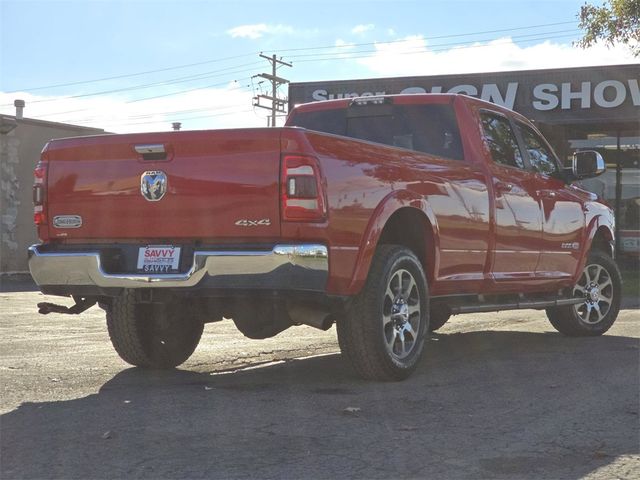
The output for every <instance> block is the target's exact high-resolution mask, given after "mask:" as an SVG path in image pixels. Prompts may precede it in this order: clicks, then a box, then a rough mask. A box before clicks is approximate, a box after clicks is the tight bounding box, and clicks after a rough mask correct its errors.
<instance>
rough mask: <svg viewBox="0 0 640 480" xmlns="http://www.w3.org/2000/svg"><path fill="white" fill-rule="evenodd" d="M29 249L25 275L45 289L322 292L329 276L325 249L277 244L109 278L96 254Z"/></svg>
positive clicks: (197, 256)
mask: <svg viewBox="0 0 640 480" xmlns="http://www.w3.org/2000/svg"><path fill="white" fill-rule="evenodd" d="M41 250H42V249H41V246H40V245H33V246H31V247H29V270H30V271H31V276H32V277H33V279H34V280H35V282H36V283H37V284H38V285H39V286H41V287H44V286H48V287H57V286H59V287H69V288H70V289H72V288H73V287H99V288H187V287H200V286H205V287H209V288H221V289H241V288H260V289H284V290H301V291H324V290H325V285H326V281H327V276H328V272H329V255H328V250H327V247H325V246H324V245H315V244H300V245H276V246H274V247H273V248H271V249H267V250H251V251H244V250H238V251H228V250H213V251H211V250H206V251H196V252H194V254H193V264H192V266H191V268H190V269H189V271H187V272H186V273H174V274H157V275H149V274H129V273H127V274H112V273H106V272H105V271H104V269H103V268H102V265H101V260H100V252H98V251H79V252H68V251H64V252H62V251H59V252H49V251H41Z"/></svg>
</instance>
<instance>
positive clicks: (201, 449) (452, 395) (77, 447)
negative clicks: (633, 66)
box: [0, 289, 640, 480]
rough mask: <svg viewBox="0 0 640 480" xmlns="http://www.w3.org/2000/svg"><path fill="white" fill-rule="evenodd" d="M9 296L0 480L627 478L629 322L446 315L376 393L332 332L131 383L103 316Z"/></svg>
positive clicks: (634, 314)
mask: <svg viewBox="0 0 640 480" xmlns="http://www.w3.org/2000/svg"><path fill="white" fill-rule="evenodd" d="M5 290H7V289H5ZM14 290H18V291H5V293H0V313H1V318H0V392H1V403H0V478H2V479H14V478H15V479H18V478H25V479H35V478H60V479H76V478H77V479H90V478H95V479H102V478H105V479H106V478H109V479H111V478H149V479H165V478H166V479H169V478H171V479H172V478H214V479H217V478H220V479H236V478H256V479H272V478H274V479H280V478H284V479H298V478H305V479H333V478H358V479H360V478H362V479H377V478H381V479H382V478H384V479H389V478H393V479H404V478H412V479H413V478H416V479H417V478H434V479H477V478H488V479H489V478H490V479H494V478H495V479H510V480H511V479H547V478H548V479H578V478H590V479H611V478H621V479H638V478H640V437H639V432H640V427H639V425H640V424H639V417H638V410H639V400H640V393H639V392H640V385H639V378H640V371H639V365H640V350H639V346H640V341H639V339H640V323H639V321H640V310H637V309H632V308H631V309H625V310H623V311H622V312H621V314H620V317H619V319H618V321H617V322H616V324H615V325H614V327H613V328H612V329H611V330H610V331H609V333H607V334H606V335H605V336H603V337H598V338H566V337H563V336H561V335H559V334H558V333H556V332H555V331H554V330H553V329H552V327H551V326H550V324H549V323H548V321H547V320H546V317H545V316H544V313H542V312H537V311H533V310H525V311H516V312H503V313H492V314H478V315H465V316H458V317H454V318H453V319H452V320H451V321H450V322H449V324H447V325H446V326H445V327H444V328H443V329H442V331H441V333H439V334H437V335H433V336H431V338H430V339H429V341H428V345H427V347H428V348H427V352H426V355H425V358H424V359H423V361H422V362H421V364H420V366H419V368H418V370H417V371H416V372H415V374H414V375H413V376H412V377H411V378H409V379H408V380H406V381H404V382H400V383H374V382H366V381H363V380H360V379H358V378H356V377H355V376H354V374H353V373H352V372H351V371H350V369H349V368H348V366H347V365H346V364H345V362H344V361H343V359H342V358H341V357H340V355H339V350H338V346H337V342H336V338H335V328H332V329H331V330H329V331H328V332H320V331H317V330H314V329H312V328H310V327H294V328H292V329H290V330H288V331H286V332H284V333H282V334H280V335H278V336H277V337H275V338H273V339H269V340H249V339H245V338H244V337H243V336H242V335H241V334H240V333H239V332H237V331H236V330H235V328H234V327H233V324H232V323H231V322H230V321H225V322H220V323H216V324H210V325H207V326H206V328H205V333H204V336H203V339H202V342H201V344H200V346H199V347H198V349H197V350H196V352H195V354H194V355H193V356H192V357H191V359H190V360H189V361H187V362H186V363H185V364H184V365H182V366H181V367H180V368H179V369H177V370H173V371H168V372H149V371H143V370H138V369H135V368H131V367H129V366H128V365H127V364H125V363H124V362H122V361H121V360H120V359H119V358H118V357H117V355H116V354H115V352H114V351H113V349H112V347H111V344H110V342H109V339H108V336H107V331H106V325H105V321H104V312H103V311H102V310H100V309H98V308H96V307H94V308H92V309H90V310H89V311H87V312H85V313H84V314H82V315H80V316H69V315H59V314H50V315H47V316H43V315H39V314H37V312H36V308H35V305H36V303H37V302H39V301H45V300H44V299H45V298H46V300H48V301H58V302H59V301H60V299H56V298H53V297H44V296H42V295H41V294H39V293H38V292H34V291H20V290H24V289H14ZM62 301H63V302H64V299H63V300H62ZM67 303H69V302H67Z"/></svg>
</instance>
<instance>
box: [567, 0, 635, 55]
mask: <svg viewBox="0 0 640 480" xmlns="http://www.w3.org/2000/svg"><path fill="white" fill-rule="evenodd" d="M579 27H580V28H581V29H582V30H584V35H583V37H582V38H581V39H580V40H579V41H578V42H577V44H578V46H580V47H582V48H587V47H589V46H591V45H593V44H594V43H596V42H597V41H598V40H604V41H605V43H606V44H607V45H614V44H615V43H617V42H622V43H624V44H625V45H628V46H629V48H630V49H631V52H632V53H633V55H634V56H636V57H637V56H640V0H606V1H605V3H604V4H603V5H602V6H601V7H595V6H593V5H591V4H588V3H585V4H584V5H583V6H582V7H580V24H579Z"/></svg>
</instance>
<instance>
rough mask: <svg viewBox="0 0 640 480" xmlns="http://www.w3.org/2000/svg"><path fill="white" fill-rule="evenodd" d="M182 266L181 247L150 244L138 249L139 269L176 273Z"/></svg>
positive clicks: (141, 270)
mask: <svg viewBox="0 0 640 480" xmlns="http://www.w3.org/2000/svg"><path fill="white" fill-rule="evenodd" d="M179 268H180V247H174V246H171V245H150V246H148V247H140V249H139V250H138V271H139V272H144V273H176V272H177V271H178V270H179Z"/></svg>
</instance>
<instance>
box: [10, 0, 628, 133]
mask: <svg viewBox="0 0 640 480" xmlns="http://www.w3.org/2000/svg"><path fill="white" fill-rule="evenodd" d="M582 3H583V0H575V1H574V0H555V1H513V0H512V1H507V0H504V1H493V2H492V1H452V0H449V1H433V2H431V1H402V0H394V1H375V0H374V1H371V0H370V1H347V0H343V1H340V2H338V1H322V2H321V1H312V2H311V1H302V0H298V1H296V2H293V1H292V2H283V1H276V2H264V1H262V2H261V1H242V0H238V1H236V2H227V1H190V0H183V1H180V2H178V1H158V0H156V1H143V0H137V1H136V0H129V1H127V2H116V1H90V0H84V1H80V0H78V1H68V2H61V1H55V0H52V1H30V0H17V1H16V0H0V105H1V106H0V112H1V113H9V114H11V113H13V107H12V106H11V104H12V103H13V99H14V98H24V99H25V100H26V101H27V108H26V110H25V115H26V116H27V117H32V118H42V119H47V120H55V121H65V122H72V123H78V124H83V125H89V126H96V127H102V128H107V129H108V130H111V131H117V132H125V131H146V130H159V129H160V130H162V129H167V128H168V127H169V125H170V122H171V121H182V122H183V126H184V128H189V129H195V128H224V127H238V126H261V125H264V124H265V122H266V120H265V117H266V115H267V114H268V112H267V111H266V110H264V111H262V110H260V109H257V110H256V109H254V108H252V105H251V104H252V102H251V98H252V96H253V95H254V94H256V93H259V91H260V89H261V88H262V87H263V86H260V85H257V82H258V80H257V79H253V81H252V79H251V77H252V76H253V75H256V74H258V73H261V72H264V71H267V70H268V68H269V67H268V63H267V62H266V61H265V60H262V59H260V58H259V57H258V53H259V52H261V51H262V52H265V53H267V54H272V53H275V54H278V55H279V56H282V58H283V59H284V60H286V61H290V62H292V63H293V67H292V68H286V67H283V68H282V69H281V70H280V74H281V75H282V76H284V77H285V78H288V79H290V80H291V81H296V82H300V81H314V80H331V79H347V78H363V77H380V76H402V75H427V74H445V73H464V72H478V71H496V70H516V69H524V68H552V67H559V66H578V65H589V64H594V65H595V64H605V63H607V64H616V63H633V62H637V59H633V57H631V55H630V54H629V53H628V51H627V50H626V49H624V48H620V47H616V48H614V49H606V48H604V47H597V48H595V49H592V50H589V51H584V50H579V49H576V48H574V47H572V46H571V43H572V41H573V40H575V39H576V38H578V30H577V14H578V11H579V9H580V5H581V4H582ZM480 32H488V33H480ZM438 37H439V38H438ZM322 47H327V48H322ZM189 64H197V65H193V66H190V67H181V68H176V67H180V66H183V65H189ZM153 70H163V71H156V72H151V73H145V74H140V75H132V74H137V73H140V72H149V71H153ZM117 76H121V77H122V78H114V79H110V80H102V81H93V82H89V83H78V84H76V85H68V86H61V87H53V86H55V85H58V84H68V83H76V82H84V81H89V80H97V79H101V78H105V77H117ZM49 86H51V88H39V87H49ZM100 92H106V93H100ZM98 93H99V94H98ZM281 94H282V95H286V88H285V89H283V90H282V92H281ZM152 97H156V98H152ZM145 99H148V100H145Z"/></svg>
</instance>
